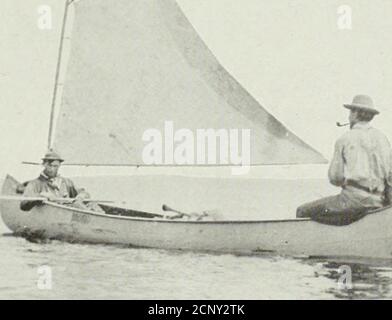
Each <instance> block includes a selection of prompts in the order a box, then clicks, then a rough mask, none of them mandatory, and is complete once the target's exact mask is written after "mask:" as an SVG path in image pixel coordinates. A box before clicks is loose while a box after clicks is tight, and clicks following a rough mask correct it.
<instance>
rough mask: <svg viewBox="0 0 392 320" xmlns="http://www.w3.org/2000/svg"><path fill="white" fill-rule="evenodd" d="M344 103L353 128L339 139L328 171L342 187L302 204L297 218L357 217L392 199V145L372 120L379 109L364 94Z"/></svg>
mask: <svg viewBox="0 0 392 320" xmlns="http://www.w3.org/2000/svg"><path fill="white" fill-rule="evenodd" d="M344 107H346V108H348V109H349V110H350V115H349V121H350V129H351V130H350V131H348V132H346V133H345V134H343V136H342V137H340V139H338V140H337V142H336V144H335V153H334V156H333V159H332V161H331V164H330V167H329V171H328V177H329V181H330V182H331V183H332V184H333V185H335V186H339V187H341V188H342V191H341V193H340V194H338V195H336V196H331V197H327V198H323V199H320V200H317V201H314V202H310V203H307V204H304V205H302V206H300V207H299V208H298V209H297V217H298V218H303V217H311V218H314V219H315V220H319V221H323V220H322V219H323V217H324V218H325V217H328V216H330V217H331V215H335V216H338V215H341V216H342V218H343V219H346V218H347V217H350V216H351V217H353V219H354V221H355V219H356V218H355V216H356V215H357V216H358V217H359V216H360V215H361V214H362V215H363V214H364V213H366V212H367V211H369V210H371V209H376V208H380V207H382V206H384V205H389V204H390V202H391V198H392V191H391V190H392V153H391V146H390V144H389V141H388V139H387V137H386V136H385V135H384V134H383V133H382V132H380V131H379V130H377V129H374V128H372V127H371V126H370V124H369V122H370V121H371V120H372V119H373V117H374V116H375V115H376V114H378V113H379V112H378V111H377V110H376V109H375V108H374V107H373V101H372V100H371V98H370V97H368V96H364V95H358V96H355V97H354V99H353V102H352V103H351V104H345V105H344ZM320 217H321V219H320ZM325 221H327V220H325ZM325 221H323V222H325ZM348 223H349V222H348Z"/></svg>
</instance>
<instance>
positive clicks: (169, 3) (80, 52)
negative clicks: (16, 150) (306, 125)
mask: <svg viewBox="0 0 392 320" xmlns="http://www.w3.org/2000/svg"><path fill="white" fill-rule="evenodd" d="M74 5H75V20H74V27H73V32H72V49H71V56H70V61H69V64H68V70H67V73H66V77H65V87H64V93H63V100H62V104H61V107H60V110H59V115H58V120H57V128H56V132H55V135H54V148H55V149H56V150H58V151H59V152H60V153H61V154H62V155H63V156H64V157H65V159H66V160H67V162H68V163H79V164H100V165H105V164H108V165H110V164H117V165H130V164H134V165H143V164H145V163H144V161H143V159H142V154H143V148H145V146H146V142H145V141H143V140H142V137H143V133H144V132H145V131H146V130H148V129H152V128H157V129H161V130H162V132H163V127H164V123H165V121H171V122H172V123H173V124H174V127H175V129H181V128H187V129H190V130H192V131H193V132H196V130H197V129H208V128H212V129H221V128H227V129H250V132H251V139H250V147H251V148H250V150H251V158H250V163H251V164H253V165H255V164H295V163H324V162H325V160H324V158H323V157H322V156H321V155H320V154H319V153H318V152H317V151H315V150H314V149H312V148H311V147H310V146H308V145H307V144H306V143H304V142H303V141H302V140H300V139H299V138H298V137H296V136H295V135H294V134H292V133H291V132H289V131H288V130H287V129H286V128H285V127H284V126H283V125H282V124H281V123H280V122H279V121H278V120H277V119H275V118H274V117H273V116H272V115H271V114H269V113H268V112H267V111H266V110H265V109H264V108H263V107H262V106H261V105H260V104H259V103H258V102H257V101H256V100H255V99H254V98H253V97H252V96H251V95H250V94H249V93H248V92H247V91H246V90H245V89H244V88H243V87H242V86H241V85H240V84H239V83H238V82H237V81H236V80H235V79H234V78H233V77H232V76H231V75H230V74H229V73H228V72H227V71H226V70H225V69H224V68H223V67H222V66H221V65H220V63H219V62H218V61H217V59H216V58H215V57H214V55H213V54H212V53H211V51H210V50H209V49H208V48H207V46H206V45H205V44H204V43H203V41H202V40H201V39H200V37H199V36H198V34H197V33H196V31H195V30H194V28H193V27H192V25H191V24H190V22H189V21H188V20H187V18H186V17H185V16H184V14H183V13H182V11H181V9H180V8H179V6H178V5H177V3H176V2H175V0H116V1H107V0H81V1H79V2H76V3H75V4H74Z"/></svg>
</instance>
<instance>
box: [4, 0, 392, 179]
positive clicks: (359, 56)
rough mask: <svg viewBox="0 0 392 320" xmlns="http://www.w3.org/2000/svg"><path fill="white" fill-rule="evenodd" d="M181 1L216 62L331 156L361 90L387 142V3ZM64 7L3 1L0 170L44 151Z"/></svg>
mask: <svg viewBox="0 0 392 320" xmlns="http://www.w3.org/2000/svg"><path fill="white" fill-rule="evenodd" d="M81 1H83V0H81ZM178 3H179V5H180V6H181V8H182V9H183V11H184V13H185V14H186V16H187V17H188V19H189V20H190V21H191V23H192V24H193V26H194V27H195V29H196V30H197V32H198V33H199V35H200V36H201V38H202V39H203V40H204V41H205V43H206V44H207V46H208V47H209V48H210V49H211V51H212V52H213V53H214V54H215V55H216V57H217V58H218V60H219V61H220V62H221V64H222V65H223V66H224V67H225V68H226V69H227V70H228V71H229V72H230V73H231V74H232V75H233V76H234V77H235V78H236V79H237V80H238V81H239V82H240V83H241V84H242V85H243V86H244V87H245V88H246V89H247V90H248V91H249V92H250V93H251V94H252V95H253V96H254V97H255V98H256V99H257V100H258V101H259V102H260V103H261V105H263V106H264V107H265V108H266V109H267V110H268V111H269V112H270V113H271V114H273V115H274V116H275V117H276V118H278V119H279V120H280V121H281V122H282V123H283V124H285V125H286V126H287V127H288V128H289V129H290V130H291V131H292V132H293V133H295V134H296V135H298V136H299V137H300V138H301V139H303V140H304V141H305V142H307V143H309V144H310V145H311V146H312V147H314V148H315V149H316V150H318V151H320V152H321V153H322V154H323V155H324V156H325V157H326V158H327V159H330V157H331V155H332V151H333V145H334V142H335V140H336V139H337V138H338V137H339V136H340V135H341V134H342V133H343V132H344V131H345V130H347V128H337V127H336V126H335V122H336V121H342V122H345V121H346V120H347V116H348V112H347V110H346V109H344V108H342V104H343V103H348V102H350V101H351V100H352V97H353V96H354V95H355V94H358V93H363V94H368V95H370V96H372V98H373V99H374V101H375V104H376V106H377V108H378V109H379V110H380V111H381V114H380V115H379V116H378V117H377V118H376V119H375V120H374V126H375V127H377V128H379V129H381V130H383V131H384V132H385V133H386V134H387V136H388V137H389V138H390V139H392V126H390V123H392V110H390V109H391V108H390V102H391V101H392V90H391V88H392V86H391V83H392V59H391V56H392V41H391V40H392V20H391V19H390V16H391V13H392V1H389V0H373V1H370V0H348V1H344V2H343V1H336V0H290V1H289V0H276V1H269V0H244V1H238V0H178ZM42 5H45V6H49V7H50V8H51V11H52V24H53V27H52V29H49V30H41V29H39V28H38V19H39V17H40V14H39V12H38V9H39V8H40V6H42ZM342 5H348V6H349V7H350V9H351V14H352V15H351V21H352V26H351V29H341V28H339V26H338V22H339V21H341V20H339V19H340V18H341V13H339V8H341V6H342ZM63 10H64V1H62V0H61V1H60V0H2V1H1V2H0V21H1V22H0V23H1V28H0V61H1V63H0V128H1V129H2V130H1V135H0V176H4V175H5V174H6V173H11V174H14V175H17V176H18V177H21V179H22V178H27V177H29V176H31V175H36V173H37V170H38V169H37V168H36V167H31V166H26V165H21V164H20V163H21V162H22V161H39V159H40V158H41V156H42V154H43V153H44V152H45V150H46V141H47V134H48V123H49V112H50V105H51V99H52V94H53V86H54V78H55V70H56V62H57V51H58V45H59V38H60V27H61V23H62V18H63ZM70 40H71V41H72V39H70ZM65 60H66V59H65ZM63 68H64V70H65V69H66V63H65V65H63ZM60 93H61V90H60ZM60 98H61V97H60ZM60 98H59V100H60ZM65 170H66V172H65V173H66V174H71V175H80V174H82V175H84V174H87V175H91V174H104V173H105V174H106V173H108V171H107V170H102V169H96V168H88V169H86V168H67V169H65ZM113 170H117V172H118V173H119V174H124V173H125V174H134V173H148V174H149V173H168V174H173V173H182V174H190V175H192V174H196V175H198V174H201V175H209V174H212V175H221V174H222V175H225V174H226V173H227V172H228V169H224V168H223V169H219V170H215V169H208V168H207V169H206V168H201V169H192V168H185V169H175V168H171V169H156V168H146V169H138V170H136V169H133V168H132V169H130V168H126V169H113ZM162 170H163V171H162ZM325 174H326V166H311V165H310V166H295V167H294V168H292V167H287V166H285V167H279V168H271V167H268V168H260V167H258V168H255V169H252V170H251V172H250V176H251V177H260V176H262V177H267V178H271V177H278V178H282V177H292V178H295V177H324V176H325Z"/></svg>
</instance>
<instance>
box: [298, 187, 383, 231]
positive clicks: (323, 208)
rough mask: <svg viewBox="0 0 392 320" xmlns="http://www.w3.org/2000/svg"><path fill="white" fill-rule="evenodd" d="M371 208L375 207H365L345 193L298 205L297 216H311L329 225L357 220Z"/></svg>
mask: <svg viewBox="0 0 392 320" xmlns="http://www.w3.org/2000/svg"><path fill="white" fill-rule="evenodd" d="M372 209H376V207H365V206H363V205H361V203H360V202H358V201H354V200H352V199H350V198H349V197H348V196H347V195H345V194H338V195H336V196H330V197H326V198H322V199H319V200H316V201H312V202H309V203H305V204H304V205H302V206H300V207H298V209H297V218H311V219H313V220H315V221H318V222H321V223H325V224H331V225H346V224H349V223H352V222H354V221H357V220H359V219H360V218H362V217H363V216H365V215H366V213H367V212H368V211H369V210H372Z"/></svg>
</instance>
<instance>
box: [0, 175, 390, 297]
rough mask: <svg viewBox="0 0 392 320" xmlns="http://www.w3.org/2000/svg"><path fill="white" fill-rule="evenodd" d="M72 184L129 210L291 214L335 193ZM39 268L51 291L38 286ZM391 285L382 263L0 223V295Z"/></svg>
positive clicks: (379, 293) (179, 183) (272, 187)
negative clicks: (60, 233) (42, 234)
mask: <svg viewBox="0 0 392 320" xmlns="http://www.w3.org/2000/svg"><path fill="white" fill-rule="evenodd" d="M75 181H76V182H77V183H78V184H79V185H83V186H86V188H87V189H88V190H89V191H90V192H91V194H92V195H93V196H94V197H97V196H99V197H100V198H105V199H113V200H118V201H120V200H124V199H126V200H127V203H128V205H129V206H131V207H134V208H138V209H145V210H151V211H154V212H161V206H162V204H163V203H166V204H168V205H170V206H172V207H175V208H178V209H180V210H188V211H199V210H208V209H214V210H219V211H220V212H221V213H222V214H224V216H225V217H227V218H230V219H232V218H236V219H248V218H253V219H270V218H274V219H279V218H289V217H293V216H294V215H295V208H296V206H297V205H299V204H300V203H302V202H304V201H308V200H312V199H313V198H317V197H319V196H323V195H327V194H330V193H333V192H337V190H334V189H332V188H331V187H329V186H328V184H327V182H326V181H321V180H301V181H300V180H260V179H257V180H256V179H252V180H245V179H235V180H234V179H204V178H183V177H173V176H170V177H165V176H161V177H152V176H147V177H145V176H140V177H100V178H94V179H87V178H78V179H75ZM45 266H48V267H50V272H51V279H52V281H51V289H49V288H48V287H45V286H44V287H42V285H39V284H40V283H42V273H40V272H42V270H44V269H43V268H45ZM344 266H348V267H350V270H351V271H352V288H351V289H350V288H347V287H345V288H344V287H341V285H339V284H341V283H342V281H340V280H341V276H342V274H341V273H339V271H342V270H346V269H345V268H346V267H344ZM339 279H340V280H339ZM40 281H41V282H40ZM46 283H48V282H46ZM391 285H392V262H388V261H372V260H367V261H366V260H364V261H344V260H341V261H327V260H316V259H306V258H288V257H281V256H276V255H252V256H246V255H232V254H205V253H197V252H180V251H166V250H157V249H133V248H125V247H119V246H109V245H81V244H69V243H64V242H60V241H50V242H44V243H32V242H28V241H26V240H25V239H22V238H16V237H13V236H11V235H10V234H9V231H8V230H7V228H6V227H5V226H4V224H2V222H0V298H1V299H101V298H102V299H357V298H359V299H360V298H370V299H373V298H388V299H389V298H391V297H392V291H391Z"/></svg>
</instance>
